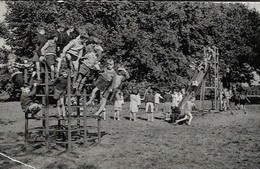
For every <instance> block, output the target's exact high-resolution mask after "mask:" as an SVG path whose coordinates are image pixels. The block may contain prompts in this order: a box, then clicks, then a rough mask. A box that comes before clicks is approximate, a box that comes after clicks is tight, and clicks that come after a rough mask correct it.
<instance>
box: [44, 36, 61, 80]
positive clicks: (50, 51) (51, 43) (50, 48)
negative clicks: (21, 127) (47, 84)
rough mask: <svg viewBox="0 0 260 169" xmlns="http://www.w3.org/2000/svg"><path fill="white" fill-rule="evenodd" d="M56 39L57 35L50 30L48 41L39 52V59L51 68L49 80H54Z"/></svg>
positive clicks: (56, 59)
mask: <svg viewBox="0 0 260 169" xmlns="http://www.w3.org/2000/svg"><path fill="white" fill-rule="evenodd" d="M57 39H58V36H57V35H56V34H55V33H53V32H51V33H50V34H49V36H48V41H47V42H46V43H45V44H44V46H43V47H42V48H41V53H42V55H43V56H41V57H40V61H41V62H46V64H47V66H48V67H49V68H50V69H51V81H54V79H55V72H56V71H55V62H56V61H58V58H57V56H56V53H57V45H56V41H57ZM57 73H58V72H57Z"/></svg>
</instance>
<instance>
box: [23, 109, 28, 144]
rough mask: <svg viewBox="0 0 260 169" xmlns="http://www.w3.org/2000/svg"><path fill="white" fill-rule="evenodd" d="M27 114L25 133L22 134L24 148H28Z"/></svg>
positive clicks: (26, 116) (26, 114) (26, 115)
mask: <svg viewBox="0 0 260 169" xmlns="http://www.w3.org/2000/svg"><path fill="white" fill-rule="evenodd" d="M28 125H29V124H28V113H25V132H24V137H25V138H24V144H25V148H27V146H28Z"/></svg>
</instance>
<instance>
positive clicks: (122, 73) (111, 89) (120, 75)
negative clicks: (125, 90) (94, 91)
mask: <svg viewBox="0 0 260 169" xmlns="http://www.w3.org/2000/svg"><path fill="white" fill-rule="evenodd" d="M129 77H130V76H129V73H128V72H127V71H126V69H125V68H123V67H122V66H121V65H119V66H118V69H117V72H116V74H115V75H114V76H113V79H112V84H111V85H109V86H108V88H106V89H105V91H104V92H103V94H102V99H101V102H100V107H99V109H98V111H97V112H96V113H95V115H96V116H99V115H100V114H101V113H102V111H103V109H104V108H105V106H106V103H107V100H110V101H111V100H113V98H114V97H115V92H116V90H117V89H120V88H121V84H122V82H123V81H124V80H126V79H129Z"/></svg>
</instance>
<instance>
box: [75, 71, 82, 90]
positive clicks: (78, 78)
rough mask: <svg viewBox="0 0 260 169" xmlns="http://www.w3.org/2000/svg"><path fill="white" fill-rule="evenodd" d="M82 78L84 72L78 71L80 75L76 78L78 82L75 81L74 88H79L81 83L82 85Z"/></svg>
mask: <svg viewBox="0 0 260 169" xmlns="http://www.w3.org/2000/svg"><path fill="white" fill-rule="evenodd" d="M81 80H82V74H81V73H78V76H77V78H76V82H75V84H74V86H73V88H78V87H79V85H80V83H81Z"/></svg>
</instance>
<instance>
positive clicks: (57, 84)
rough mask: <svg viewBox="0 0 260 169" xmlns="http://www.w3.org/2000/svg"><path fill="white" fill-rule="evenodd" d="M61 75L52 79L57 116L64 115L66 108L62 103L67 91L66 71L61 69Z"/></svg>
mask: <svg viewBox="0 0 260 169" xmlns="http://www.w3.org/2000/svg"><path fill="white" fill-rule="evenodd" d="M61 75H62V76H61V77H58V78H56V79H55V81H54V84H53V86H54V99H56V100H57V111H58V116H59V117H65V116H66V110H65V105H64V99H65V95H66V92H67V86H68V72H67V71H66V70H64V69H63V70H61Z"/></svg>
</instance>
